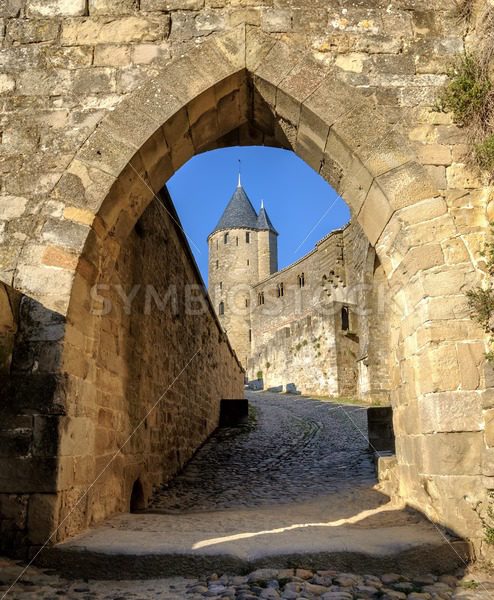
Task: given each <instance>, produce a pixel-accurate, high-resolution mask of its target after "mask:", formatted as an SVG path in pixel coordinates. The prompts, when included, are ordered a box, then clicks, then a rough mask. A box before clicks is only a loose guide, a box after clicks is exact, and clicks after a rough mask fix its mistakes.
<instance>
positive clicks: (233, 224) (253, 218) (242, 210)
mask: <svg viewBox="0 0 494 600" xmlns="http://www.w3.org/2000/svg"><path fill="white" fill-rule="evenodd" d="M244 228H245V229H257V228H258V226H257V213H256V211H255V209H254V207H253V206H252V203H251V201H250V200H249V197H248V196H247V194H246V193H245V191H244V188H243V187H242V185H241V183H240V181H239V183H238V186H237V189H236V190H235V192H234V193H233V196H232V197H231V199H230V202H228V204H227V206H226V208H225V210H224V211H223V214H222V215H221V218H220V220H219V221H218V223H217V225H216V227H215V228H214V229H213V231H212V232H211V234H213V233H214V232H215V231H219V230H220V229H244ZM211 234H210V235H211Z"/></svg>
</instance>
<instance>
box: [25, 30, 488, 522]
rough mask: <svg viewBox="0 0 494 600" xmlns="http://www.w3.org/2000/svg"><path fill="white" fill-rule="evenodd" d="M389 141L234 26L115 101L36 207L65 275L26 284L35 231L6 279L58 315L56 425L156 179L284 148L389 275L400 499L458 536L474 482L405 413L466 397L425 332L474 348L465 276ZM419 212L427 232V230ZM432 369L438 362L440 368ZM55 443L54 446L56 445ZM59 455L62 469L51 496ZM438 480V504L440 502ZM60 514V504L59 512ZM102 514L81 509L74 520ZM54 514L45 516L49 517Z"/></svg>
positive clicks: (444, 230)
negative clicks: (351, 222)
mask: <svg viewBox="0 0 494 600" xmlns="http://www.w3.org/2000/svg"><path fill="white" fill-rule="evenodd" d="M398 129H399V128H398V127H396V126H395V125H393V124H392V123H390V122H388V121H387V119H386V115H385V114H384V113H383V112H382V111H381V110H380V109H379V108H378V107H377V106H376V105H375V104H374V103H373V102H372V101H371V100H370V99H368V98H366V97H364V96H363V95H362V94H361V93H360V92H359V91H358V90H356V89H354V88H352V87H351V86H350V85H348V84H345V83H343V82H342V81H340V80H339V79H338V77H337V74H336V73H335V72H334V71H333V70H332V69H331V67H328V66H327V65H325V64H322V63H320V62H318V61H317V60H316V59H315V58H314V57H313V56H312V55H311V53H310V52H301V51H300V48H296V47H291V46H290V45H288V44H286V43H285V42H283V41H277V40H274V39H273V38H271V37H269V36H266V35H264V34H262V33H260V32H259V31H258V30H257V29H256V28H249V27H245V26H240V27H238V28H237V29H235V30H233V31H232V32H229V33H227V34H225V35H221V36H216V37H211V38H210V39H208V40H207V41H206V42H204V43H203V44H202V45H201V46H200V47H199V48H194V49H192V50H190V51H189V52H187V54H185V55H184V56H182V57H180V58H178V59H176V60H173V61H172V62H171V63H170V64H168V65H166V66H165V67H164V68H163V69H162V71H161V72H160V73H159V74H158V75H157V76H156V77H153V78H152V80H150V81H148V82H146V83H144V84H143V85H142V87H141V88H140V89H138V90H137V91H136V92H134V93H131V94H129V96H128V97H126V98H125V99H124V100H122V102H121V103H120V104H119V105H118V106H117V108H116V109H115V110H114V111H113V112H112V113H110V114H108V115H107V116H106V117H105V118H104V119H103V120H102V121H101V122H100V123H99V124H98V126H97V127H96V129H95V131H94V133H93V134H92V135H90V136H89V137H88V139H87V140H86V142H85V143H84V144H83V145H82V147H81V148H80V149H79V151H78V152H77V154H76V155H75V157H74V159H73V160H72V161H71V163H70V165H69V166H68V168H67V169H66V171H65V173H64V174H63V176H62V177H61V178H60V180H59V182H58V183H57V185H56V186H55V188H54V190H53V191H52V193H51V196H50V198H49V200H53V199H56V201H57V202H59V203H61V204H62V205H63V206H64V210H63V217H60V219H59V220H60V227H61V228H67V229H68V230H70V231H71V232H72V234H71V235H70V236H69V237H68V239H67V240H66V241H65V243H64V246H63V247H61V248H60V249H59V250H60V253H61V254H62V256H63V257H65V258H64V260H65V262H64V265H63V267H62V268H61V269H57V272H56V275H54V274H53V271H52V270H50V269H52V267H53V265H52V264H50V263H49V262H45V263H43V267H42V275H39V269H38V271H36V273H37V276H36V277H33V276H32V274H33V267H34V266H35V265H36V267H37V268H39V256H40V255H41V254H42V252H43V250H44V249H45V247H46V240H45V239H44V237H43V230H42V229H39V228H38V229H36V228H35V237H33V239H32V240H31V241H30V242H27V243H26V244H24V246H23V248H22V252H21V253H20V255H19V257H18V260H17V264H16V268H15V273H14V277H13V281H14V287H15V288H16V289H18V290H20V291H21V292H23V293H25V294H27V295H30V296H32V297H33V298H36V299H37V300H38V301H39V302H40V303H41V304H43V305H44V306H45V307H47V308H48V309H51V310H54V311H56V312H58V313H61V314H62V315H64V316H66V326H65V333H64V339H63V367H62V368H63V375H64V377H65V378H66V379H68V380H69V383H68V384H66V385H67V387H66V388H65V389H66V393H67V394H68V396H67V398H66V402H67V406H68V414H69V415H70V417H68V419H69V420H72V421H73V422H76V421H77V419H80V418H81V417H80V416H79V415H78V414H77V410H76V404H77V402H78V401H79V400H80V397H81V394H91V393H92V392H91V389H89V387H88V386H84V385H83V380H84V376H85V375H84V373H80V372H77V371H76V370H75V369H74V368H73V365H74V363H75V361H74V360H73V359H74V356H75V355H77V354H80V352H81V349H84V351H87V352H88V359H87V360H88V362H90V360H91V352H92V351H93V348H94V345H95V344H97V338H98V332H97V327H96V325H97V320H96V319H95V317H93V316H92V315H91V314H90V313H89V307H88V298H90V296H91V288H92V286H94V285H95V284H96V283H98V282H100V281H104V279H105V276H106V275H107V274H108V273H109V272H111V271H112V268H113V266H114V264H115V261H116V260H117V257H118V256H119V252H120V249H121V246H122V244H123V241H124V240H125V239H126V238H127V236H128V235H129V233H130V232H131V231H132V229H133V228H134V226H135V224H136V222H137V220H138V219H139V217H140V216H141V215H142V213H143V211H144V210H145V208H146V206H148V205H149V203H150V202H151V201H152V200H153V197H154V195H155V194H158V193H159V192H160V190H161V189H162V188H163V185H164V184H165V183H166V181H167V179H168V178H169V177H170V176H171V175H172V174H173V173H174V172H175V171H176V170H177V169H178V168H180V166H182V165H183V164H184V163H185V162H186V161H187V160H188V159H189V158H191V157H192V156H193V155H194V154H197V153H199V152H204V151H206V150H210V149H213V148H217V147H222V146H225V145H236V144H246V145H252V144H265V145H273V146H278V147H281V148H286V149H291V150H293V151H294V152H296V153H297V154H298V155H299V156H300V157H301V158H302V159H303V160H305V161H306V162H307V163H308V164H309V165H310V166H311V167H312V168H314V169H315V170H316V171H317V172H319V173H320V174H321V175H322V176H323V177H324V178H325V179H326V180H327V181H328V182H329V183H331V184H332V185H333V187H335V188H336V189H337V191H338V192H340V193H341V194H342V196H343V198H344V199H345V201H346V202H347V203H348V204H349V206H350V208H351V211H352V214H353V217H354V218H355V219H356V220H357V221H358V222H359V223H360V225H361V227H362V230H363V231H364V233H365V235H366V236H367V238H368V240H369V242H370V243H371V244H372V245H373V246H375V248H376V252H377V255H378V256H379V260H380V261H381V264H382V267H383V270H384V272H385V274H386V277H387V282H388V285H389V293H390V297H391V299H392V303H391V304H390V306H392V307H393V310H394V318H395V322H394V323H395V327H394V329H393V331H392V335H393V339H392V341H391V344H390V347H391V348H393V354H392V357H391V359H390V360H391V363H392V366H393V375H392V377H391V380H392V386H393V389H392V394H393V403H394V406H395V415H396V417H395V419H396V430H397V453H398V461H399V469H400V474H401V482H402V483H401V490H400V491H401V494H402V496H403V497H404V498H405V499H406V500H407V501H408V502H410V503H411V504H414V505H416V506H419V507H420V508H422V509H423V510H425V511H426V512H427V514H428V515H429V516H431V517H433V518H436V519H437V520H438V521H440V522H443V523H445V524H453V522H454V524H455V526H458V527H459V528H460V529H461V526H462V524H463V523H466V522H468V519H469V518H470V513H471V512H472V509H471V508H470V507H465V506H463V505H462V507H461V508H460V509H458V511H459V512H460V513H461V517H458V516H456V517H454V516H452V515H451V513H450V511H449V508H447V507H449V506H450V505H451V502H450V500H451V498H455V497H458V498H460V497H461V496H462V489H464V487H465V485H466V484H465V481H466V478H469V477H470V478H471V477H475V476H477V475H478V473H474V474H472V473H468V472H463V471H462V470H461V469H462V467H458V469H457V468H456V466H455V465H452V464H451V463H448V462H446V463H445V465H444V466H439V465H438V464H437V463H436V462H435V461H434V454H435V453H437V449H438V448H439V452H441V451H442V449H444V448H445V447H446V445H447V444H449V441H447V440H446V439H445V437H444V436H443V435H442V432H441V431H440V432H439V433H437V431H434V432H431V431H428V430H427V431H426V430H424V428H423V427H422V424H421V423H422V422H421V420H420V419H419V418H418V416H417V415H418V412H417V411H418V407H420V405H421V404H420V403H421V402H422V403H424V402H426V401H427V402H436V401H437V402H438V403H439V402H440V398H439V396H440V394H442V393H444V392H447V391H448V390H451V381H452V380H453V381H455V382H458V386H459V389H460V390H463V391H464V392H465V394H468V393H470V392H473V391H474V389H477V388H478V384H477V388H474V385H475V382H474V383H472V379H471V378H470V379H465V378H462V377H461V375H460V369H459V366H458V363H457V362H456V363H455V362H454V360H453V359H452V358H451V356H452V354H451V353H452V352H454V353H455V355H454V356H456V352H457V349H456V341H455V339H454V338H450V337H448V333H444V329H442V330H441V333H439V324H441V325H444V323H445V322H446V323H451V324H452V323H456V322H457V321H458V319H459V318H460V319H461V320H462V332H463V337H462V344H463V346H465V347H466V346H468V344H469V343H470V342H469V340H470V339H471V340H475V341H478V339H477V338H476V335H477V333H476V332H475V331H474V330H473V329H472V328H470V327H469V326H468V324H467V323H465V322H464V319H463V313H462V312H461V311H462V310H463V309H462V307H458V300H457V296H458V289H459V288H460V287H461V286H464V285H465V284H466V283H468V282H469V281H472V277H473V271H474V269H473V266H472V263H471V261H470V258H469V257H468V254H467V257H466V258H465V257H464V256H463V255H461V258H457V259H455V258H454V257H451V256H449V257H448V256H447V255H446V254H445V253H444V252H443V249H444V245H445V244H447V243H448V241H449V240H452V239H456V240H457V241H458V243H460V245H461V243H462V241H461V240H458V232H457V229H456V226H455V224H454V222H453V219H452V218H451V216H450V215H449V214H448V211H447V205H446V202H445V199H444V198H443V197H442V196H441V195H440V194H439V192H438V191H437V189H436V188H435V186H434V184H433V182H432V181H431V179H430V177H429V176H428V174H427V172H426V171H425V169H424V168H423V166H422V165H421V164H420V162H419V161H418V160H417V158H416V156H415V154H414V153H413V152H412V150H411V149H410V147H409V145H408V143H407V141H406V139H405V138H404V137H403V136H402V135H401V134H400V133H399V131H398ZM431 215H434V218H437V219H438V220H439V221H440V222H439V223H437V224H436V225H435V228H434V230H433V231H431V227H430V223H429V221H430V218H431ZM36 236H38V237H36ZM458 256H460V254H458ZM33 261H35V262H33ZM55 277H56V285H53V283H54V278H55ZM455 298H456V300H455ZM459 314H460V315H461V316H460V317H458V315H459ZM453 333H454V328H451V334H452V335H453ZM419 337H420V340H419V339H418V338H419ZM431 347H432V348H433V350H432V352H433V354H430V352H431ZM467 354H468V352H467ZM455 360H456V359H455ZM443 361H449V362H448V364H449V365H450V369H449V370H448V371H447V372H445V370H444V369H443V368H442V367H441V364H442V362H443ZM477 367H478V369H480V366H479V365H477ZM88 368H90V366H89V367H88ZM419 371H422V373H423V376H420V377H419V376H418V372H419ZM479 377H480V378H481V375H479ZM67 390H68V391H67ZM438 406H440V405H439V404H438ZM438 410H440V409H438ZM85 418H86V417H85ZM88 426H89V425H88ZM445 427H446V425H445ZM68 429H70V428H68ZM73 430H74V428H72V429H71V432H73ZM60 435H61V437H62V442H61V443H64V435H67V434H66V432H64V431H61V432H60ZM455 439H457V443H458V444H460V447H459V450H458V451H459V452H460V451H461V449H462V448H463V447H465V448H467V447H468V451H469V452H472V449H471V448H472V444H473V443H474V444H477V441H476V438H475V442H472V440H471V439H470V438H468V439H467V438H466V437H465V439H463V438H462V439H461V440H460V438H458V437H457V438H455ZM472 439H473V438H472ZM462 444H463V445H462ZM72 458H73V457H72V456H71V455H70V453H69V454H68V455H67V456H65V457H64V461H63V465H62V466H61V467H60V469H61V470H60V471H59V481H60V484H59V488H58V489H63V485H64V484H63V476H62V470H64V469H65V470H67V469H68V470H69V471H70V469H71V463H70V460H71V459H72ZM119 468H122V466H121V465H120V466H119ZM111 476H115V477H117V476H118V474H117V471H115V473H113V474H112V475H111ZM445 476H448V478H449V479H448V488H447V489H448V494H449V495H446V494H445V493H444V494H443V493H442V492H443V491H444V490H445V489H446V488H445V487H444V486H445V485H446V484H445V483H444V477H445ZM453 479H454V480H455V481H456V483H457V488H456V489H453V488H451V483H450V482H451V481H452V480H453ZM426 483H427V489H426ZM453 487H454V486H453ZM431 490H432V491H431ZM71 502H72V505H73V504H74V503H75V500H74V499H72V500H70V499H68V500H67V498H66V503H65V505H64V511H69V510H70V509H71V508H72V505H71ZM115 507H116V505H112V506H110V505H109V506H105V507H104V508H100V509H96V508H95V507H94V506H88V507H87V512H88V515H89V517H87V518H86V521H84V520H83V522H84V523H87V522H90V521H91V520H93V519H96V518H102V517H103V516H105V515H106V514H109V512H111V511H112V510H115ZM448 511H449V512H448ZM64 514H66V512H65V513H63V512H57V515H58V518H62V517H63V516H64ZM455 519H456V521H455ZM74 532H75V531H74V529H72V530H70V533H74Z"/></svg>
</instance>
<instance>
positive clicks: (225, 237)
mask: <svg viewBox="0 0 494 600" xmlns="http://www.w3.org/2000/svg"><path fill="white" fill-rule="evenodd" d="M223 242H224V243H225V244H228V233H225V235H224V236H223Z"/></svg>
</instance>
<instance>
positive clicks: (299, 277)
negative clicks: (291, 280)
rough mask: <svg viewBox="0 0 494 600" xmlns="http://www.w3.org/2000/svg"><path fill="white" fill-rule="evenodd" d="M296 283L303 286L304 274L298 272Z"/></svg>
mask: <svg viewBox="0 0 494 600" xmlns="http://www.w3.org/2000/svg"><path fill="white" fill-rule="evenodd" d="M298 285H299V287H301V288H303V287H304V286H305V274H304V273H300V275H299V276H298Z"/></svg>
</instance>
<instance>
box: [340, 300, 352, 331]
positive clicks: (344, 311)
mask: <svg viewBox="0 0 494 600" xmlns="http://www.w3.org/2000/svg"><path fill="white" fill-rule="evenodd" d="M349 329H350V309H349V308H348V306H342V307H341V330H342V331H348V330H349Z"/></svg>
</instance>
